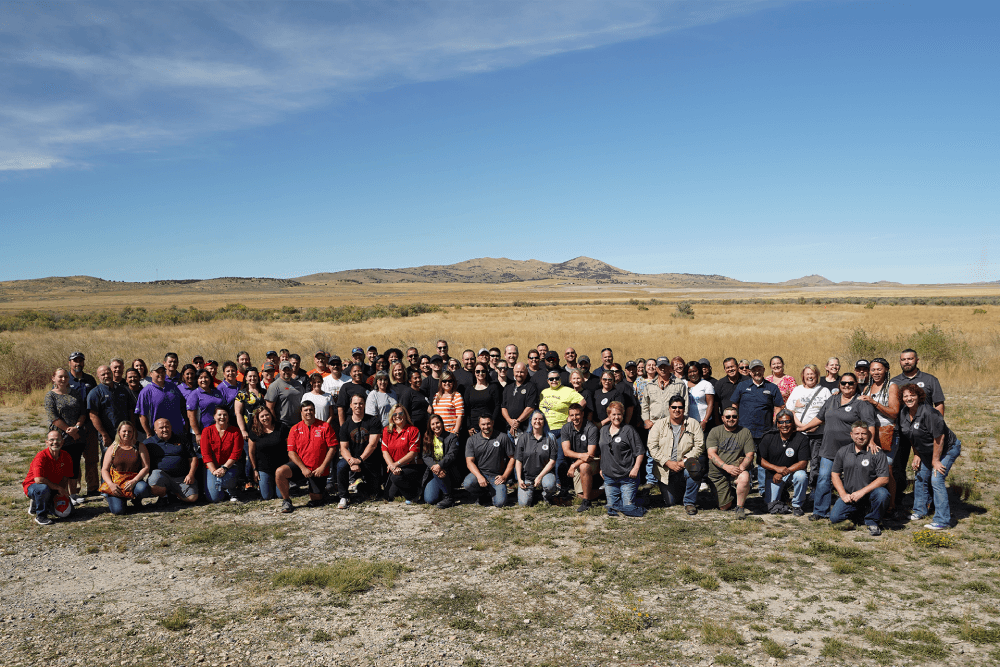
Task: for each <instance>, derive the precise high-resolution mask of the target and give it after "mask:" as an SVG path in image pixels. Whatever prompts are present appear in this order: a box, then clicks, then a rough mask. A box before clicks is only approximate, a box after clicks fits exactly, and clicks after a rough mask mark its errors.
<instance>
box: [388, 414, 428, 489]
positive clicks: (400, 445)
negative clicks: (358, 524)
mask: <svg viewBox="0 0 1000 667" xmlns="http://www.w3.org/2000/svg"><path fill="white" fill-rule="evenodd" d="M389 422H390V423H389V425H388V426H386V427H385V428H384V429H382V458H384V459H385V466H386V469H387V470H388V471H389V479H387V480H386V482H385V499H386V500H393V499H394V498H395V497H396V496H400V495H401V496H403V497H404V498H406V504H407V505H412V504H413V503H414V501H416V500H419V498H420V481H421V480H422V479H423V477H424V470H423V468H424V462H423V460H422V459H421V460H419V462H417V461H418V459H417V454H419V453H420V431H419V430H417V427H416V426H414V425H413V423H412V422H411V421H410V413H408V412H407V411H406V408H404V407H403V406H401V405H396V406H394V407H393V408H392V412H391V413H390V415H389Z"/></svg>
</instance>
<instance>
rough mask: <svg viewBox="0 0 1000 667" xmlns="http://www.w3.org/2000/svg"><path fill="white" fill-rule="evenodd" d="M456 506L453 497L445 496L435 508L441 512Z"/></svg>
mask: <svg viewBox="0 0 1000 667" xmlns="http://www.w3.org/2000/svg"><path fill="white" fill-rule="evenodd" d="M454 504H455V499H454V498H452V497H451V496H445V497H444V498H442V499H441V502H439V503H438V504H437V505H435V506H434V507H436V508H438V509H439V510H446V509H448V508H449V507H451V506H452V505H454Z"/></svg>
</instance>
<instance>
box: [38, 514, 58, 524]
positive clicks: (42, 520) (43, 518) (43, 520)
mask: <svg viewBox="0 0 1000 667" xmlns="http://www.w3.org/2000/svg"><path fill="white" fill-rule="evenodd" d="M35 523H37V524H38V525H39V526H51V525H52V524H54V523H55V521H53V520H52V519H50V518H49V515H48V514H36V515H35Z"/></svg>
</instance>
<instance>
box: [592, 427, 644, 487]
mask: <svg viewBox="0 0 1000 667" xmlns="http://www.w3.org/2000/svg"><path fill="white" fill-rule="evenodd" d="M600 445H601V472H602V473H604V476H605V477H611V478H612V479H622V478H624V477H628V474H629V473H630V472H632V466H634V465H635V460H636V459H637V458H638V457H640V456H642V455H643V452H644V451H645V449H646V448H645V447H644V446H643V444H642V439H641V438H640V437H639V434H638V433H636V431H635V429H634V428H632V427H631V426H629V425H628V424H625V425H624V426H622V427H621V430H620V431H618V433H615V434H614V435H611V424H605V425H604V426H602V427H601V435H600Z"/></svg>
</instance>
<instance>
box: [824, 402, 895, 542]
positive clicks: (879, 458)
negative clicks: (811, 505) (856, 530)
mask: <svg viewBox="0 0 1000 667" xmlns="http://www.w3.org/2000/svg"><path fill="white" fill-rule="evenodd" d="M868 428H869V424H868V423H867V422H864V421H856V422H854V423H853V424H851V440H852V441H853V443H854V444H853V446H847V447H841V448H840V451H838V452H837V456H836V457H835V458H834V459H833V471H832V475H831V477H832V480H833V488H835V489H836V490H837V494H838V495H839V496H840V497H839V498H837V502H836V503H834V504H833V509H832V510H830V523H832V524H837V523H840V522H841V521H844V520H845V519H847V518H848V517H850V516H851V515H852V514H854V513H855V512H865V524H866V525H867V526H868V532H869V533H871V534H872V535H873V536H875V535H881V534H882V529H881V528H880V527H879V522H880V521H881V520H882V515H883V514H884V513H885V508H886V507H888V505H889V489H888V488H887V485H888V484H889V460H888V459H887V458H886V457H885V453H884V452H883V451H882V450H881V449H878V450H875V451H874V452H871V451H869V450H868V442H869V441H870V440H871V437H872V436H871V431H869V430H868ZM853 527H854V526H853V524H852V525H850V526H849V527H848V530H850V529H852V528H853Z"/></svg>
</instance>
